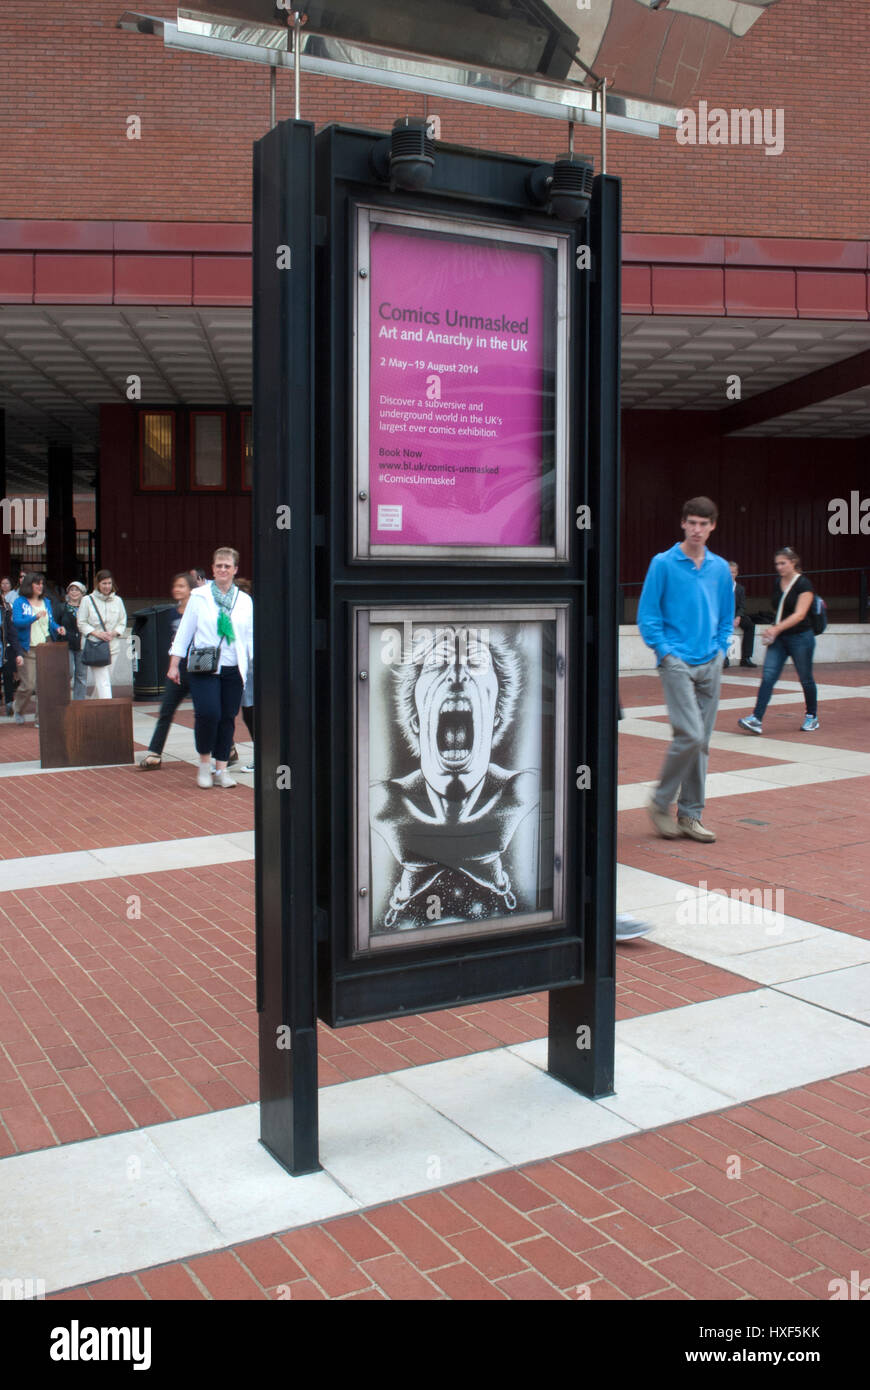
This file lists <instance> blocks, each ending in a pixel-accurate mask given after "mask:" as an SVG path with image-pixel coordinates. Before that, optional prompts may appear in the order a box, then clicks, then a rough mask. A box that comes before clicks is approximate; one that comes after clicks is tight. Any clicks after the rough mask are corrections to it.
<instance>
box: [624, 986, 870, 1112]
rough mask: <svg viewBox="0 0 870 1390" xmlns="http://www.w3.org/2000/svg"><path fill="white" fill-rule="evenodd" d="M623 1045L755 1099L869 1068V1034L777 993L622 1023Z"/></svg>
mask: <svg viewBox="0 0 870 1390" xmlns="http://www.w3.org/2000/svg"><path fill="white" fill-rule="evenodd" d="M619 1034H620V1038H621V1040H622V1041H623V1042H626V1043H628V1045H629V1046H630V1047H633V1048H635V1049H636V1050H637V1051H638V1052H642V1053H643V1054H644V1055H646V1056H648V1057H654V1058H655V1059H656V1060H657V1061H659V1062H662V1063H663V1064H664V1065H665V1066H667V1067H670V1068H672V1069H673V1070H675V1071H676V1070H678V1071H680V1072H681V1073H682V1074H683V1075H684V1076H687V1077H689V1078H690V1079H691V1080H694V1081H697V1082H699V1084H701V1085H703V1086H712V1087H714V1088H715V1089H716V1090H718V1091H721V1092H722V1093H723V1094H724V1095H727V1096H731V1097H732V1098H733V1099H734V1100H751V1099H753V1097H755V1096H762V1095H770V1094H772V1093H773V1092H775V1091H785V1090H789V1089H790V1088H791V1087H793V1086H806V1085H809V1083H810V1082H812V1081H821V1080H823V1079H825V1078H826V1077H829V1076H836V1075H838V1073H840V1072H846V1071H855V1070H857V1069H858V1068H859V1067H865V1066H868V1065H870V1028H866V1027H865V1026H864V1025H863V1024H861V1023H853V1022H852V1021H851V1020H850V1019H845V1018H841V1019H838V1020H837V1022H836V1026H832V1022H831V1015H830V1014H829V1013H828V1012H827V1011H826V1010H825V1009H823V1008H816V1007H815V1006H814V1005H812V1004H808V1003H805V1002H804V1001H803V1000H801V999H791V998H788V997H787V996H786V995H785V994H782V993H780V992H778V991H775V990H770V989H758V990H752V991H751V992H750V993H748V994H732V995H729V996H728V997H727V998H725V999H710V1000H707V1001H705V1002H704V1003H702V1004H688V1005H686V1006H685V1007H684V1008H681V1009H667V1010H665V1011H664V1012H663V1013H658V1014H649V1015H647V1016H646V1017H645V1018H632V1019H627V1020H625V1021H624V1022H623V1023H621V1024H620V1025H619Z"/></svg>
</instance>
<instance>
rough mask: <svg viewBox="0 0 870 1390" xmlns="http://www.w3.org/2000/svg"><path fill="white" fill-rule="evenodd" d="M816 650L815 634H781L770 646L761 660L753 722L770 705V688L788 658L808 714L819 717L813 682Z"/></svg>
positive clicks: (771, 692)
mask: <svg viewBox="0 0 870 1390" xmlns="http://www.w3.org/2000/svg"><path fill="white" fill-rule="evenodd" d="M815 649H816V634H815V633H814V632H812V631H809V630H808V631H806V632H781V633H780V634H779V636H778V637H777V639H776V641H775V642H771V644H770V646H769V647H768V649H767V655H766V656H765V658H764V670H763V671H762V673H761V686H760V687H759V691H758V699H757V700H756V702H755V709H754V710H753V714H754V715H755V718H756V719H761V718H762V717H763V715H764V711H765V710H766V709H767V706H768V704H769V703H770V697H771V695H772V694H773V687H774V686H775V685H776V683H777V681H778V680H779V678H780V676H781V675H782V668H783V666H784V665H785V663H786V662H787V661H788V659H789V657H791V659H792V661H793V662H794V665H795V670H796V671H797V674H798V680H799V681H800V683H801V685H802V686H803V692H804V699H805V700H806V702H807V714H813V715H814V714H817V713H818V692H817V690H816V683H815V681H814V680H813V652H814V651H815Z"/></svg>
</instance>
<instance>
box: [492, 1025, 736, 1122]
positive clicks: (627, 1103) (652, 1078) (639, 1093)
mask: <svg viewBox="0 0 870 1390" xmlns="http://www.w3.org/2000/svg"><path fill="white" fill-rule="evenodd" d="M621 1027H622V1025H621V1024H620V1023H617V1025H616V1053H615V1058H614V1071H615V1079H616V1094H615V1095H613V1096H605V1097H603V1099H601V1100H597V1101H595V1102H594V1103H595V1105H597V1106H598V1107H599V1108H601V1109H604V1110H609V1111H611V1113H612V1114H614V1115H618V1116H620V1117H621V1118H622V1119H624V1120H627V1121H628V1122H629V1123H630V1124H632V1125H634V1126H636V1127H637V1128H638V1129H655V1128H656V1127H657V1126H658V1125H666V1124H671V1123H672V1122H673V1121H674V1120H685V1119H688V1118H689V1117H690V1116H692V1115H703V1114H704V1113H705V1112H706V1111H709V1110H722V1109H724V1108H725V1107H726V1106H728V1105H731V1104H732V1103H733V1102H732V1100H731V1097H730V1096H727V1095H725V1094H724V1092H722V1091H716V1090H714V1089H713V1088H712V1086H704V1085H700V1084H699V1083H698V1082H697V1081H692V1080H691V1078H689V1077H687V1076H685V1075H683V1073H682V1072H680V1071H676V1070H675V1069H674V1068H673V1067H667V1066H665V1065H664V1064H663V1063H662V1062H657V1061H656V1060H655V1058H654V1057H647V1056H645V1055H644V1053H642V1052H638V1050H637V1048H635V1047H629V1046H628V1044H627V1043H624V1042H622V1040H621V1038H620V1036H619V1030H620V1028H621ZM509 1051H511V1052H512V1053H513V1054H514V1056H515V1057H520V1058H522V1060H523V1061H525V1062H529V1063H531V1065H532V1066H534V1067H539V1068H540V1069H541V1070H542V1071H546V1070H547V1040H546V1038H533V1039H532V1041H531V1042H524V1043H516V1044H514V1045H513V1046H512V1047H511V1048H510V1049H509Z"/></svg>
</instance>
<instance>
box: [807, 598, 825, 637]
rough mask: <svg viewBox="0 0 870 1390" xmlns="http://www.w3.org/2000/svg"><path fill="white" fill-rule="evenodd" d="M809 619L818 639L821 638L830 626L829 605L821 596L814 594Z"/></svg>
mask: <svg viewBox="0 0 870 1390" xmlns="http://www.w3.org/2000/svg"><path fill="white" fill-rule="evenodd" d="M808 617H809V620H810V623H811V625H812V629H813V632H814V633H815V634H816V636H817V637H820V636H821V634H822V633H823V632H824V630H825V628H826V627H827V626H828V605H827V604H826V603H825V600H824V599H823V598H822V596H821V594H813V601H812V603H811V604H810V611H809V614H808Z"/></svg>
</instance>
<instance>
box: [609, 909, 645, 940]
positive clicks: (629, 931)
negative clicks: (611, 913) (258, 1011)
mask: <svg viewBox="0 0 870 1390" xmlns="http://www.w3.org/2000/svg"><path fill="white" fill-rule="evenodd" d="M650 931H652V927H651V926H649V925H648V923H646V922H639V921H638V920H637V918H636V917H629V915H628V913H627V912H619V913H617V916H616V939H617V941H633V940H634V938H635V937H636V936H646V934H647V932H650Z"/></svg>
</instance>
